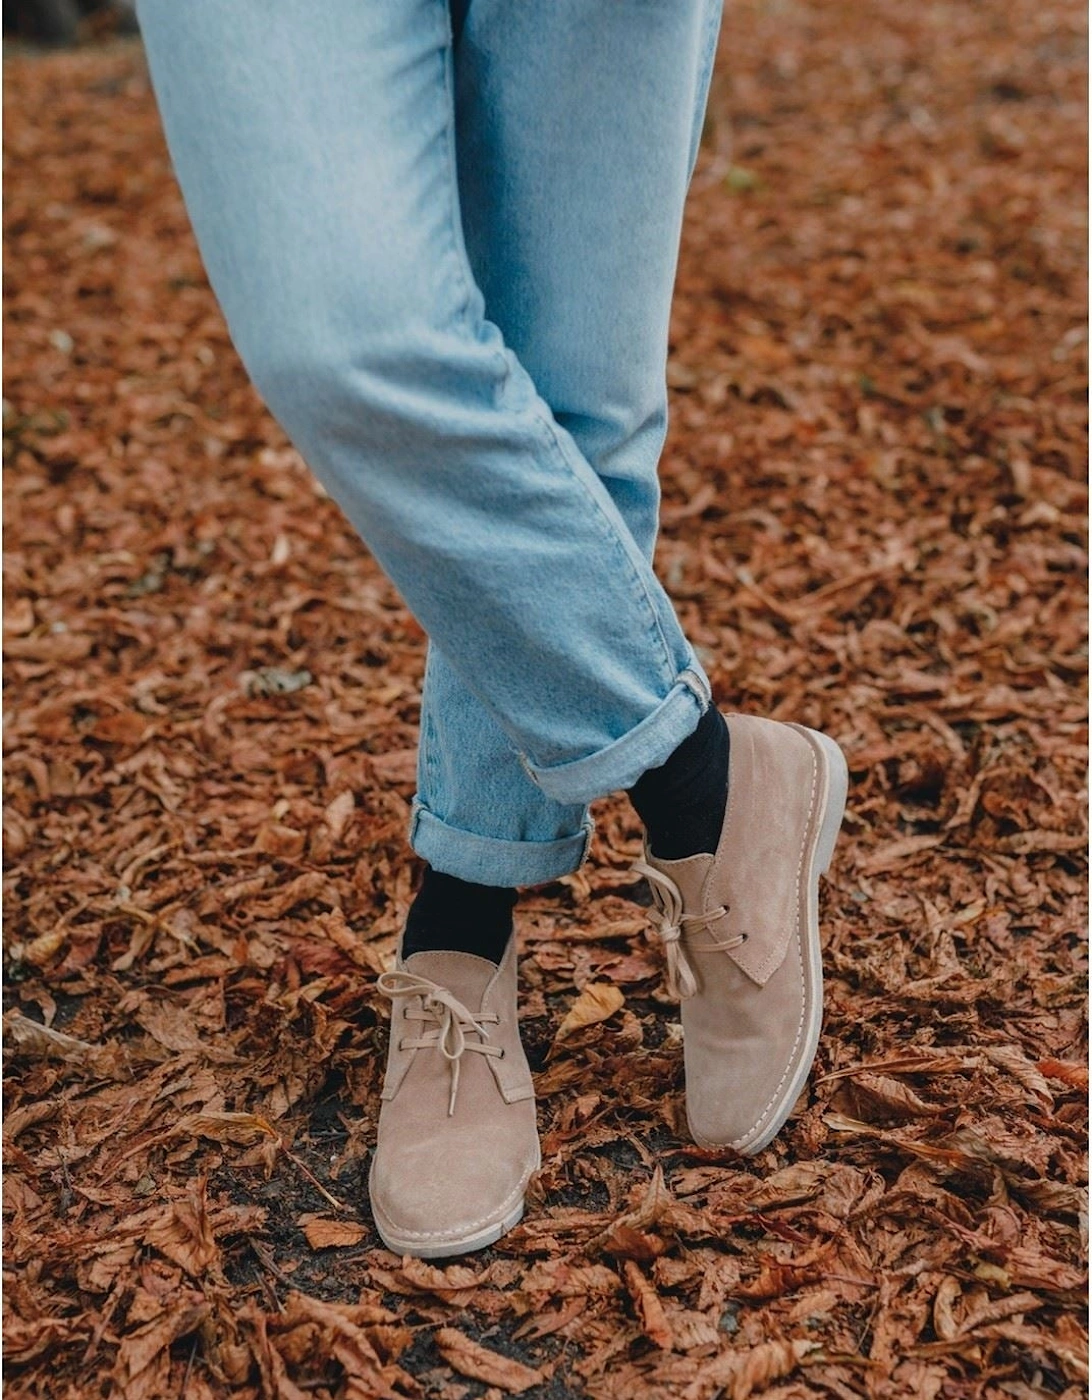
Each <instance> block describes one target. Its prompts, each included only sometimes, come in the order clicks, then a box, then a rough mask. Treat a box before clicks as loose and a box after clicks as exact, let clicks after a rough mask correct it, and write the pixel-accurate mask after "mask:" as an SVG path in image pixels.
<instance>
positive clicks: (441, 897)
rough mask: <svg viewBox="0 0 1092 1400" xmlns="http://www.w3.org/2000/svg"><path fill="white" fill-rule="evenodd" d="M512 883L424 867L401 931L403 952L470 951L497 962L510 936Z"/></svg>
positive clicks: (403, 956) (501, 956)
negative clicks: (462, 876)
mask: <svg viewBox="0 0 1092 1400" xmlns="http://www.w3.org/2000/svg"><path fill="white" fill-rule="evenodd" d="M516 898H517V895H516V891H515V890H514V889H505V888H500V887H498V886H495V885H477V884H474V883H473V882H472V881H469V880H460V879H459V878H458V876H456V875H445V874H444V873H443V872H442V871H439V870H433V869H432V867H431V866H426V867H425V873H424V877H423V878H422V880H421V885H420V888H419V889H418V891H417V895H416V897H415V899H414V901H413V904H412V905H411V906H410V911H409V915H408V917H407V919H406V929H405V933H404V934H403V936H402V958H403V960H405V959H406V958H408V957H410V956H411V955H412V954H413V953H424V952H430V953H439V952H443V953H473V954H475V955H476V956H477V957H480V958H488V959H489V961H490V962H494V963H497V964H499V963H500V960H501V959H502V958H503V957H504V950H505V949H506V948H507V946H508V940H509V938H510V937H511V936H512V910H513V909H514V907H515V903H516Z"/></svg>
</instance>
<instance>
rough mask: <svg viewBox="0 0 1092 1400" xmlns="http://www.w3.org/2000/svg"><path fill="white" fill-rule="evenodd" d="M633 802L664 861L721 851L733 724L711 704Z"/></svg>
mask: <svg viewBox="0 0 1092 1400" xmlns="http://www.w3.org/2000/svg"><path fill="white" fill-rule="evenodd" d="M629 799H630V801H631V802H632V803H633V806H634V809H635V810H636V812H637V815H638V816H639V817H640V818H641V821H642V822H643V823H644V825H645V829H646V831H647V832H648V841H649V849H650V850H651V852H652V854H653V855H654V856H656V857H658V858H659V859H660V860H682V859H684V858H686V857H687V856H694V855H699V854H702V853H706V854H709V855H712V854H714V853H715V851H716V849H717V844H718V842H719V840H720V833H721V829H722V827H723V826H724V812H725V807H726V804H727V800H728V725H727V722H726V721H725V719H724V716H723V715H722V714H721V713H720V712H719V711H718V710H716V709H715V708H713V707H712V706H710V708H709V709H707V710H706V711H705V713H704V714H703V715H702V717H701V719H700V720H699V721H698V726H697V728H696V729H695V730H694V732H693V733H692V734H691V735H690V736H689V737H688V738H686V739H684V740H683V742H682V743H681V744H680V745H679V746H678V748H677V749H676V750H675V752H674V753H673V754H672V755H671V756H670V758H668V760H667V762H666V763H664V764H662V765H661V766H660V767H659V768H650V769H649V770H648V772H646V773H644V774H643V775H642V776H641V777H640V778H639V779H638V780H637V782H636V783H635V784H634V786H633V787H632V788H630V789H629Z"/></svg>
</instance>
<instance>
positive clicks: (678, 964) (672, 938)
mask: <svg viewBox="0 0 1092 1400" xmlns="http://www.w3.org/2000/svg"><path fill="white" fill-rule="evenodd" d="M633 869H634V870H635V871H636V872H637V874H638V875H643V876H644V877H645V879H646V880H647V881H648V883H649V888H650V889H651V890H652V900H653V904H654V906H655V910H654V912H655V913H656V914H657V915H658V916H659V919H658V924H657V929H656V931H657V933H658V934H659V935H660V937H661V939H662V940H663V945H664V955H665V957H666V959H667V990H668V992H669V993H670V994H671V995H672V996H673V997H676V998H678V1000H680V1001H681V1000H683V998H684V997H692V996H693V995H694V993H695V992H696V991H697V990H698V979H697V978H696V977H695V975H694V969H693V967H692V966H691V964H690V959H689V957H688V956H687V949H686V945H685V944H684V943H683V933H684V932H685V931H686V930H687V929H690V928H703V927H704V928H708V927H709V925H710V924H712V923H714V922H715V921H716V920H717V919H719V918H721V917H722V916H723V915H724V914H727V912H728V910H727V908H726V907H725V906H724V905H720V906H719V907H718V908H716V909H708V910H706V911H705V912H704V913H701V914H687V913H684V912H683V899H682V892H681V891H680V889H679V887H678V885H676V883H675V881H674V880H672V879H671V878H670V876H668V875H665V874H664V873H663V871H662V870H657V869H656V867H655V866H653V865H649V864H647V863H646V862H645V861H643V860H638V861H635V862H634V865H633ZM746 941H747V935H746V934H745V933H736V934H733V935H732V936H731V937H730V938H722V939H720V940H719V941H717V942H715V943H706V944H705V945H704V946H703V947H700V948H691V949H690V950H689V951H690V952H691V953H695V952H698V953H717V952H727V951H729V950H730V949H732V948H738V947H739V946H740V945H741V944H743V943H746Z"/></svg>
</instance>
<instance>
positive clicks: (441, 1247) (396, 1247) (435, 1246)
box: [372, 1151, 542, 1259]
mask: <svg viewBox="0 0 1092 1400" xmlns="http://www.w3.org/2000/svg"><path fill="white" fill-rule="evenodd" d="M541 1165H542V1153H541V1151H536V1153H535V1165H534V1167H533V1168H532V1171H533V1172H534V1171H538V1169H539V1167H540V1166H541ZM525 1203H526V1202H525V1198H524V1197H523V1196H521V1197H520V1198H519V1200H518V1202H517V1203H516V1204H515V1205H514V1206H513V1207H512V1209H511V1210H510V1211H509V1212H508V1214H507V1215H506V1216H504V1218H503V1219H502V1220H500V1221H499V1222H497V1223H494V1224H492V1225H487V1226H486V1227H485V1228H484V1229H482V1230H475V1231H474V1232H473V1233H472V1234H469V1235H464V1236H461V1237H459V1238H456V1239H446V1240H443V1241H440V1242H437V1243H432V1244H423V1243H422V1242H421V1240H420V1239H404V1238H402V1237H401V1236H400V1235H399V1234H398V1232H397V1231H396V1230H392V1229H391V1228H390V1227H389V1226H388V1225H386V1224H385V1223H384V1221H383V1220H382V1218H381V1217H380V1214H379V1212H378V1211H377V1210H376V1208H375V1203H374V1201H373V1203H372V1219H373V1220H374V1221H375V1228H376V1231H377V1232H378V1235H379V1238H380V1239H381V1240H382V1241H383V1243H384V1244H385V1245H386V1247H387V1248H388V1249H389V1250H390V1251H391V1253H392V1254H409V1255H411V1256H412V1257H413V1258H414V1259H449V1258H452V1257H453V1256H455V1255H458V1254H473V1253H474V1252H475V1250H479V1249H488V1247H489V1246H490V1245H491V1244H496V1242H497V1241H498V1240H499V1239H500V1238H501V1236H502V1235H506V1234H507V1233H508V1231H509V1230H512V1229H514V1228H515V1227H516V1226H517V1225H518V1224H519V1222H520V1221H521V1220H522V1219H523V1211H524V1206H525Z"/></svg>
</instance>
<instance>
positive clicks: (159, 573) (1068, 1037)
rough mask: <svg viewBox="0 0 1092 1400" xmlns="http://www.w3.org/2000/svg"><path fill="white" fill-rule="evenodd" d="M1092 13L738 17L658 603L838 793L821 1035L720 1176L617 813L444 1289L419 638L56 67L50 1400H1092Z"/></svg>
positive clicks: (36, 859)
mask: <svg viewBox="0 0 1092 1400" xmlns="http://www.w3.org/2000/svg"><path fill="white" fill-rule="evenodd" d="M1083 25H1084V15H1083V12H1082V10H1081V9H1080V8H1079V7H1078V6H1076V5H1075V4H1073V3H1068V2H1067V3H1060V4H1051V5H1046V6H1044V5H1039V4H1033V3H1031V0H1013V3H1008V4H1002V3H1001V2H1000V0H988V2H987V3H982V4H980V5H976V6H957V5H952V4H946V3H939V0H926V3H924V4H921V5H916V6H913V7H910V8H907V7H905V6H902V5H898V4H896V3H894V0H870V3H868V4H866V5H850V4H849V3H847V0H835V3H830V4H818V3H814V0H813V3H810V4H807V3H798V2H797V0H786V3H784V4H778V5H767V4H758V3H753V0H740V3H738V4H734V5H733V6H732V7H731V9H730V12H729V14H728V17H727V20H726V25H725V31H724V38H723V44H722V54H721V62H720V67H719V71H718V75H717V79H716V83H715V86H714V92H713V98H712V103H711V111H710V119H709V123H708V128H707V131H706V139H705V143H704V149H703V153H702V156H701V161H700V164H699V168H698V173H697V177H696V180H695V185H694V189H693V194H692V198H691V202H690V206H689V213H688V221H687V228H686V233H685V240H684V249H683V256H682V262H681V267H680V273H679V289H678V298H677V304H676V308H675V318H674V326H673V344H672V357H671V363H670V382H671V387H672V393H673V423H672V430H671V436H670V441H669V444H668V448H667V452H666V455H665V460H664V472H663V477H664V489H665V501H664V529H663V539H662V544H661V550H660V556H659V563H660V567H661V570H662V574H663V577H664V578H665V580H666V581H667V583H668V585H669V587H670V589H671V590H672V593H673V596H674V597H675V598H676V600H677V602H678V605H679V609H680V612H681V614H682V616H683V618H684V620H685V622H686V624H687V627H688V629H689V632H690V635H691V636H692V637H693V639H694V641H695V642H696V643H697V644H698V645H699V646H701V648H702V649H703V655H704V656H705V658H706V660H707V661H708V664H709V667H710V670H711V674H712V676H713V678H714V681H715V685H716V689H717V696H718V699H719V701H720V702H721V703H722V704H723V705H725V706H731V707H738V708H743V709H747V710H750V711H755V712H759V713H764V714H769V715H773V716H779V717H784V718H792V719H794V720H799V721H803V722H804V723H807V724H810V725H816V726H821V727H823V728H825V729H827V730H829V731H830V732H831V733H833V734H834V735H835V736H836V737H837V738H838V739H839V741H840V742H841V743H842V745H843V746H844V748H845V750H846V752H847V754H848V757H849V762H850V767H851V771H852V790H851V809H850V814H849V816H848V817H847V821H846V826H845V831H844V835H843V840H842V842H841V844H840V847H839V850H838V855H837V859H836V862H835V866H834V868H833V871H832V880H831V883H830V885H829V886H828V888H827V890H826V892H825V895H824V901H825V902H824V920H825V922H824V930H825V941H826V966H827V971H828V1003H827V1017H826V1028H825V1032H824V1036H823V1040H822V1044H821V1047H820V1051H819V1058H818V1061H817V1064H816V1068H815V1072H814V1074H813V1077H812V1081H811V1084H810V1086H809V1088H808V1090H807V1092H806V1094H805V1095H804V1096H803V1097H802V1099H801V1101H800V1103H799V1105H798V1106H797V1110H796V1112H795V1113H794V1116H793V1118H792V1119H791V1121H790V1123H789V1125H788V1127H787V1128H786V1130H785V1131H784V1132H783V1133H782V1135H781V1136H780V1137H779V1139H778V1140H777V1141H776V1142H775V1143H774V1144H773V1146H772V1147H771V1148H770V1149H768V1150H767V1151H766V1152H764V1153H763V1154H762V1155H761V1156H759V1157H758V1158H757V1159H755V1160H745V1159H741V1158H737V1157H735V1156H733V1155H732V1154H730V1153H724V1154H715V1153H709V1152H703V1151H700V1150H698V1149H696V1148H694V1147H693V1146H692V1145H691V1144H690V1143H689V1142H688V1139H687V1135H686V1131H685V1126H684V1119H683V1114H682V1106H681V1089H682V1083H681V1045H680V1039H679V1034H678V1030H677V1027H676V1023H675V1013H674V1010H673V1008H672V1006H671V1005H670V1003H669V1002H668V1001H667V1000H666V999H665V997H664V996H663V994H662V991H661V986H662V983H661V963H660V957H659V953H658V951H657V950H656V949H655V948H654V946H652V944H651V943H650V942H649V941H648V940H647V939H646V936H645V926H646V918H645V912H644V911H643V910H642V909H641V908H640V904H641V898H642V897H641V892H640V889H639V887H637V886H635V884H634V881H633V877H632V876H631V875H630V874H629V865H630V862H631V861H632V859H633V858H634V856H635V855H636V854H637V852H638V831H637V829H636V827H635V825H634V821H633V818H632V817H631V815H630V814H629V812H628V810H627V809H626V807H625V806H624V805H623V804H622V803H621V802H616V801H615V802H605V803H602V804H600V806H599V808H598V812H597V815H598V817H599V829H598V834H597V837H596V841H595V846H594V851H593V858H592V860H591V862H590V863H589V865H588V866H587V867H586V868H585V869H584V870H583V871H581V872H580V873H579V874H577V875H576V876H573V877H572V878H570V879H568V880H565V881H562V882H560V883H559V884H557V885H554V886H551V887H550V888H548V889H544V890H538V891H534V892H533V893H531V894H529V895H528V896H527V897H526V898H525V899H524V901H523V910H522V915H521V937H522V945H523V974H522V978H523V1002H522V1014H523V1017H524V1025H525V1031H526V1037H527V1041H528V1045H529V1049H530V1053H531V1055H532V1058H533V1064H534V1068H535V1071H536V1078H537V1086H538V1094H539V1104H540V1119H541V1129H542V1134H543V1148H544V1166H543V1169H542V1172H541V1175H540V1177H539V1178H538V1180H537V1182H536V1183H535V1186H534V1191H533V1194H532V1199H531V1202H530V1208H529V1210H528V1214H527V1217H526V1219H525V1222H524V1223H523V1224H522V1225H521V1226H520V1227H519V1228H518V1229H517V1230H516V1231H515V1233H514V1234H512V1235H511V1236H509V1237H508V1238H507V1239H506V1240H504V1241H503V1242H502V1243H501V1244H500V1245H498V1246H497V1247H496V1248H494V1249H492V1250H490V1251H487V1252H486V1253H484V1254H482V1255H480V1256H475V1257H471V1258H468V1259H466V1260H464V1261H459V1262H455V1263H449V1264H444V1265H436V1264H425V1263H420V1262H415V1261H412V1260H401V1259H398V1258H396V1257H394V1256H393V1255H391V1254H389V1253H387V1252H385V1251H384V1250H383V1249H382V1248H380V1247H379V1244H378V1241H377V1238H376V1235H375V1233H374V1229H373V1226H372V1223H371V1220H370V1217H369V1214H368V1210H367V1206H366V1196H365V1169H366V1164H367V1155H368V1149H369V1145H370V1143H371V1141H372V1138H373V1133H374V1126H375V1115H376V1104H377V1095H378V1090H379V1085H380V1074H381V1054H382V1048H383V1044H384V1036H385V1032H384V1024H383V1015H384V1012H383V1009H382V1007H381V1005H380V999H379V998H377V996H376V994H375V992H374V990H373V982H374V976H375V974H376V973H377V972H378V971H380V970H382V969H383V968H384V967H386V966H388V965H389V963H390V960H391V957H392V954H393V950H394V945H395V939H396V937H397V932H398V929H399V926H400V923H401V920H402V918H403V916H404V914H405V911H406V908H407V904H408V901H409V899H410V895H411V890H412V885H413V880H414V878H415V873H416V871H415V866H414V864H413V863H412V861H411V860H410V859H409V858H408V857H407V852H406V847H405V844H404V831H405V827H406V818H407V804H408V800H409V798H410V796H411V793H412V789H413V766H414V745H415V741H416V733H417V720H418V686H419V682H420V676H421V668H422V656H423V638H422V634H421V632H420V629H419V628H418V627H417V626H416V625H415V624H414V622H413V621H412V619H411V618H410V617H409V616H408V615H407V613H406V612H405V610H404V609H403V608H402V606H401V605H400V602H399V600H398V598H397V597H396V596H395V594H394V593H393V591H392V590H391V588H390V587H389V586H388V585H387V584H386V583H385V582H384V580H383V579H382V577H381V576H380V575H379V573H378V571H377V570H376V568H375V566H374V565H373V564H372V563H371V561H370V560H369V559H368V557H367V555H366V554H365V552H364V551H363V550H362V548H361V547H360V545H359V544H358V542H357V541H356V539H355V538H354V537H353V535H352V533H351V532H350V530H349V529H348V527H347V526H346V524H345V523H344V521H343V520H342V519H341V517H340V516H339V514H338V512H337V511H336V510H335V508H334V507H333V505H332V504H331V503H330V502H329V501H328V500H326V499H324V498H323V497H322V496H321V493H320V492H319V491H318V490H317V489H316V488H315V487H314V486H313V485H312V483H311V481H310V479H309V477H308V475H307V474H306V471H305V469H304V467H303V466H302V464H301V462H300V461H299V459H298V457H297V456H296V454H295V453H294V452H293V451H292V450H291V448H290V447H289V446H288V444H287V443H286V441H285V440H284V438H283V436H282V435H281V433H280V432H279V430H278V429H277V428H276V426H275V425H274V424H273V423H272V422H271V421H270V419H269V418H268V416H267V415H266V414H265V413H264V411H263V410H262V408H261V406H260V404H259V403H258V402H257V400H256V398H255V396H254V394H253V393H252V391H251V390H250V389H249V388H248V386H247V384H246V381H245V378H244V375H243V373H242V371H241V369H240V367H239V365H238V363H237V361H236V359H235V357H234V355H233V353H232V351H231V348H230V345H229V342H228V340H227V337H226V333H225V331H224V327H223V324H222V322H221V320H220V317H219V314H218V312H217V309H216V307H215V305H214V302H213V300H212V298H211V296H210V293H209V291H208V289H207V286H206V283H205V280H204V276H203V273H202V270H201V266H200V263H199V260H198V257H197V254H196V251H195V249H194V245H193V243H192V240H191V237H190V235H189V232H188V228H187V224H186V220H185V216H184V211H183V208H182V205H181V201H180V197H179V195H178V192H177V190H176V188H175V186H174V184H173V181H172V179H171V175H170V171H169V167H168V163H167V159H166V155H165V152H164V148H163V144H162V141H161V138H160V134H159V128H158V123H157V119H156V115H155V111H154V107H153V103H152V99H151V96H150V93H149V89H148V83H147V79H146V75H145V70H144V67H143V62H142V58H141V55H140V51H139V48H138V47H136V46H134V45H132V44H125V43H103V44H98V45H93V46H90V47H88V48H86V49H84V50H80V51H77V52H75V53H72V54H65V55H53V56H42V55H36V54H30V53H14V54H13V55H12V56H11V57H10V58H9V60H8V62H7V65H6V98H7V101H6V123H7V124H6V143H7V159H8V174H7V186H6V191H5V194H6V206H7V207H6V225H5V227H6V238H7V266H6V292H7V344H6V348H7V359H6V365H5V369H6V389H5V394H6V400H5V408H4V427H5V458H4V462H5V469H6V471H5V479H6V510H7V521H6V524H7V540H6V550H7V553H6V556H5V557H6V566H7V582H6V593H5V601H6V609H5V618H4V622H5V639H6V648H7V686H8V690H7V695H8V705H7V711H8V718H7V726H6V731H5V741H6V746H7V749H6V753H7V757H6V775H7V785H6V796H5V808H4V836H5V850H6V874H5V894H6V897H7V910H6V913H7V918H6V921H5V959H6V969H7V986H6V1013H5V1020H4V1031H5V1036H4V1039H5V1046H6V1051H7V1055H6V1065H7V1072H8V1097H7V1110H6V1115H5V1119H4V1133H3V1136H4V1148H5V1155H6V1164H5V1165H6V1189H5V1192H4V1201H3V1208H4V1219H5V1227H6V1234H5V1242H6V1244H5V1258H4V1284H5V1299H4V1301H5V1315H4V1349H5V1354H4V1361H5V1370H6V1376H7V1384H8V1385H9V1386H10V1394H11V1395H12V1396H16V1395H18V1396H28V1397H30V1396H36V1397H50V1400H84V1397H89V1396H105V1395H116V1396H122V1397H125V1400H151V1398H152V1397H157V1396H165V1395H171V1396H173V1395H185V1396H187V1397H189V1400H201V1398H202V1397H209V1396H221V1395H234V1396H239V1397H257V1396H277V1397H282V1398H283V1400H300V1397H303V1396H317V1397H322V1396H328V1397H334V1396H337V1397H365V1396H414V1395H427V1396H430V1397H431V1396H435V1397H438V1400H459V1397H474V1396H483V1395H487V1396H490V1397H499V1396H502V1395H507V1394H522V1395H525V1396H529V1397H535V1396H539V1397H561V1396H580V1395H587V1396H591V1397H595V1398H596V1400H614V1397H622V1396H624V1397H626V1400H640V1397H660V1396H680V1397H686V1400H712V1397H714V1396H719V1395H725V1396H729V1397H731V1398H732V1400H745V1397H747V1396H750V1395H756V1394H764V1395H766V1396H768V1397H771V1400H773V1397H778V1400H782V1398H783V1400H789V1397H805V1396H808V1397H810V1396H834V1397H848V1396H875V1397H886V1396H919V1395H920V1396H926V1397H936V1396H940V1397H947V1396H952V1397H955V1396H958V1397H972V1396H999V1397H1000V1396H1008V1397H1013V1398H1014V1400H1030V1397H1038V1396H1048V1395H1065V1396H1067V1397H1076V1396H1078V1395H1079V1394H1083V1393H1084V1379H1085V1374H1086V1370H1085V1359H1084V1358H1085V1345H1086V1344H1085V1333H1084V1331H1083V1330H1082V1310H1081V1309H1082V1304H1083V1300H1084V1296H1085V1294H1084V1290H1085V1282H1084V1273H1083V1263H1082V1259H1083V1237H1084V1235H1083V1232H1084V1222H1085V1218H1086V1216H1085V1197H1084V1192H1083V1181H1084V1176H1083V1147H1084V1142H1085V1106H1086V1091H1087V1074H1086V1070H1085V1051H1084V1039H1083V1035H1084V985H1085V984H1084V945H1083V929H1084V927H1085V907H1086V906H1085V884H1084V875H1083V868H1084V867H1083V855H1084V849H1085V846H1084V842H1085V838H1084V834H1083V821H1082V818H1083V811H1084V797H1083V788H1084V781H1085V777H1084V775H1085V732H1086V731H1085V704H1084V691H1083V680H1084V675H1085V653H1084V640H1085V638H1084V625H1083V624H1084V613H1083V596H1084V594H1083V588H1084V577H1085V575H1084V570H1085V554H1084V511H1085V493H1084V486H1083V478H1084V451H1085V448H1084V442H1085V436H1084V434H1085V384H1086V366H1085V312H1084V300H1083V297H1084V266H1083V259H1084V233H1083V224H1082V216H1083V206H1084V196H1083V188H1084V171H1085V164H1084V152H1083V139H1084V126H1083V123H1084V107H1083V96H1084V88H1083V84H1084V71H1085V70H1084V57H1083V37H1084V36H1083ZM563 1020H564V1033H563V1034H559V1028H560V1027H561V1025H562V1022H563Z"/></svg>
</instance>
